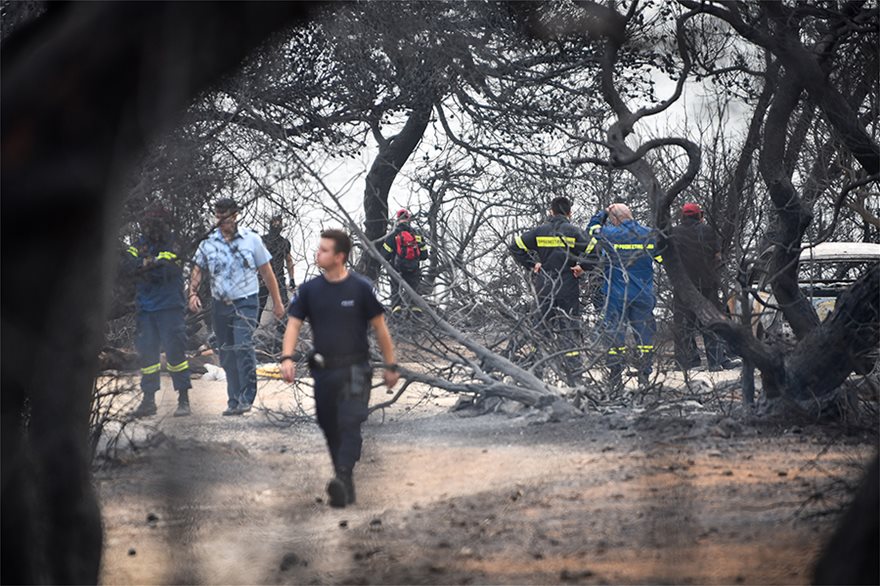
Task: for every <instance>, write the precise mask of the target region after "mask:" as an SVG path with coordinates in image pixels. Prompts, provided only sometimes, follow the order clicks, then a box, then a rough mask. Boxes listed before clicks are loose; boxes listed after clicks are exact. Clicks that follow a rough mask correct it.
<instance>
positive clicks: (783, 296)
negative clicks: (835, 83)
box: [760, 74, 819, 339]
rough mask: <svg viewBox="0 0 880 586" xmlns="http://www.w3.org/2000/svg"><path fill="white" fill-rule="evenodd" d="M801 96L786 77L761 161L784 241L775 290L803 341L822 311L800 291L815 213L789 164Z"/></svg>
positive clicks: (776, 257) (777, 246) (775, 266)
mask: <svg viewBox="0 0 880 586" xmlns="http://www.w3.org/2000/svg"><path fill="white" fill-rule="evenodd" d="M801 93H802V89H801V86H800V84H799V83H798V82H797V80H796V78H795V76H793V75H791V74H785V75H784V76H783V77H782V79H781V80H780V83H779V91H778V92H777V93H776V95H775V96H774V99H773V104H772V105H771V106H770V112H769V113H768V114H767V121H766V123H765V125H764V144H763V147H762V149H761V157H760V169H761V176H762V177H763V179H764V183H765V184H766V185H767V190H768V191H769V192H770V199H771V200H772V201H773V207H774V209H775V210H776V215H777V219H778V227H779V230H778V232H777V234H776V236H777V238H778V241H777V242H775V243H774V247H773V259H772V262H771V276H772V277H771V278H772V281H771V287H772V288H773V294H774V295H775V296H776V300H777V302H778V304H779V306H780V308H781V309H782V312H783V314H784V315H785V318H786V320H788V323H789V324H791V329H792V331H794V334H795V336H797V338H798V339H802V338H803V337H804V336H806V335H807V334H809V333H810V332H811V331H812V330H813V329H814V328H815V327H816V326H817V325H819V317H818V316H817V315H816V311H815V310H814V309H813V306H812V305H811V304H810V302H809V301H808V300H807V299H806V298H805V297H804V295H803V293H801V290H800V288H799V287H798V259H799V258H800V253H801V240H802V239H803V235H804V233H805V232H806V230H807V226H809V225H810V222H811V221H812V219H813V215H812V212H811V211H810V210H809V209H807V208H806V207H805V206H804V205H803V202H802V201H801V198H800V196H799V195H798V193H797V190H796V189H795V188H794V185H792V182H791V177H790V175H789V173H788V172H787V170H786V168H785V162H784V153H785V152H786V137H787V136H788V126H789V122H790V120H791V117H792V113H793V112H794V109H795V107H796V106H797V104H798V102H799V100H800V96H801Z"/></svg>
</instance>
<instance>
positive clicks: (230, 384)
mask: <svg viewBox="0 0 880 586" xmlns="http://www.w3.org/2000/svg"><path fill="white" fill-rule="evenodd" d="M238 211H239V207H238V204H237V203H236V202H235V200H233V199H231V198H223V199H220V200H218V201H217V202H216V203H215V204H214V216H215V217H216V219H217V228H216V229H214V230H213V231H212V232H211V233H210V234H209V235H208V237H207V238H205V239H204V240H203V241H202V242H201V244H199V248H198V250H197V251H196V254H195V258H194V259H193V260H194V262H195V264H194V265H193V268H192V275H191V277H190V285H189V308H190V311H192V312H193V313H196V312H199V311H201V309H202V302H201V300H200V299H199V295H198V290H199V284H200V283H201V281H202V271H206V272H207V273H209V274H210V276H211V296H212V297H213V298H214V301H213V323H214V335H215V336H216V338H217V346H218V348H219V349H220V364H221V365H222V366H223V370H224V371H225V372H226V394H227V403H226V410H225V411H223V415H241V414H243V413H246V412H248V411H250V409H251V405H253V402H254V400H255V399H256V396H257V372H256V355H255V353H254V341H253V334H254V330H255V329H256V327H257V318H258V316H257V310H258V301H257V292H258V291H259V288H260V286H259V283H258V280H257V273H258V272H259V274H260V276H261V277H262V278H263V282H265V283H266V286H267V287H268V288H269V294H270V295H271V296H272V304H273V306H274V314H275V317H277V318H278V319H281V318H282V317H284V306H283V305H282V303H281V295H280V294H279V292H278V282H277V281H276V280H275V275H274V273H273V272H272V267H271V266H270V264H269V260H270V259H271V258H272V257H271V255H270V254H269V251H268V250H266V247H265V246H264V245H263V241H262V240H261V239H260V237H259V235H257V234H256V233H255V232H253V231H251V230H248V229H247V228H241V227H239V226H238Z"/></svg>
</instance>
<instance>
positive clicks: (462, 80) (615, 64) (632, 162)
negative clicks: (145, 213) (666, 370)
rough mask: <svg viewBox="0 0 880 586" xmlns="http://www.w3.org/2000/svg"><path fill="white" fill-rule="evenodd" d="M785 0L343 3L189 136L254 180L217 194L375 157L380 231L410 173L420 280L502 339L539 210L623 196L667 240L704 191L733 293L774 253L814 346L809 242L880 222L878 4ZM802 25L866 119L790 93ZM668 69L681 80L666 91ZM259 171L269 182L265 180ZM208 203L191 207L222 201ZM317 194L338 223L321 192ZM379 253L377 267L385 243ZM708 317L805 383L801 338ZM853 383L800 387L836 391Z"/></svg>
mask: <svg viewBox="0 0 880 586" xmlns="http://www.w3.org/2000/svg"><path fill="white" fill-rule="evenodd" d="M781 6H782V10H783V12H782V13H781V14H776V13H777V12H778V10H777V9H776V8H773V7H764V6H763V5H755V6H752V5H751V4H748V3H747V4H743V5H739V4H736V3H733V4H727V3H721V4H719V5H714V4H711V3H709V4H706V5H705V6H704V5H702V4H701V5H699V6H698V5H697V4H689V3H688V2H684V1H683V2H681V3H679V4H677V5H676V4H669V3H651V2H641V3H625V4H621V5H620V11H619V12H618V11H615V10H612V9H610V8H608V7H607V6H604V5H599V4H594V3H585V4H570V5H569V4H567V3H557V4H555V5H553V6H552V7H546V6H535V5H519V6H516V7H514V9H512V10H511V9H510V8H509V7H506V6H501V5H495V4H460V3H449V4H446V3H443V4H435V5H425V4H421V3H407V2H401V3H375V4H371V3H363V4H354V5H351V6H346V7H345V9H343V10H341V11H340V12H339V14H337V16H336V17H335V18H333V19H322V20H319V21H316V22H314V23H312V24H310V25H309V27H307V28H304V29H301V30H298V31H297V32H295V33H293V34H290V35H287V36H284V37H279V38H276V39H274V40H273V41H272V42H271V43H268V44H267V45H266V46H264V47H263V49H262V50H261V51H259V52H258V53H257V54H256V55H255V56H253V57H252V58H251V59H250V60H249V61H248V62H247V63H246V64H245V66H244V68H243V71H242V73H241V74H240V75H238V76H235V77H230V78H228V79H227V80H225V81H224V83H223V84H222V85H221V87H220V88H219V89H218V91H216V92H214V93H212V94H211V95H208V96H205V97H204V98H203V99H201V100H199V102H198V103H197V105H196V106H194V107H193V108H192V109H191V111H190V113H189V116H190V118H189V119H188V124H189V129H190V130H189V131H188V132H190V135H191V136H193V137H194V139H195V140H202V141H203V143H204V145H205V146H204V147H203V148H204V149H208V150H211V151H212V152H211V153H209V154H206V153H202V154H201V155H193V156H196V157H202V158H203V159H204V161H203V162H205V163H206V164H207V163H210V164H212V165H214V166H215V167H219V168H226V169H227V170H228V171H227V172H230V173H233V174H237V175H236V178H235V179H230V178H228V177H227V178H225V179H224V180H223V181H222V182H218V184H217V185H216V186H215V187H219V186H220V185H221V184H222V185H225V187H226V189H228V190H229V191H230V193H232V192H239V193H240V192H241V191H242V190H244V191H248V192H249V193H250V191H251V190H252V192H253V197H265V198H268V199H270V200H272V198H273V197H275V192H274V191H273V189H272V188H271V183H272V180H271V179H270V177H269V176H271V175H273V174H274V175H278V176H279V178H280V179H279V181H284V179H287V180H289V182H295V178H296V176H297V175H300V176H304V175H306V174H308V173H312V174H315V172H314V171H313V169H314V168H316V166H317V163H316V162H317V161H319V160H321V158H326V157H328V156H334V155H335V156H357V155H358V154H361V153H364V152H375V156H374V159H373V161H372V164H371V166H370V170H369V172H368V174H367V177H366V187H365V193H364V206H363V214H364V215H363V220H364V222H365V223H364V226H365V229H366V234H367V237H368V239H369V240H370V241H372V242H375V241H376V240H377V239H378V238H380V237H381V236H382V235H384V234H385V233H386V231H387V230H388V196H389V192H390V189H391V186H392V183H393V182H395V181H397V185H398V189H405V187H404V185H408V186H409V188H410V189H411V194H410V199H411V201H413V202H415V203H416V204H417V205H416V208H417V210H416V211H417V221H418V223H419V224H421V225H422V228H423V229H426V233H427V236H428V238H429V240H430V241H431V242H432V252H431V257H430V261H429V264H428V267H427V270H426V271H425V277H426V278H425V284H424V285H425V286H424V289H423V291H422V292H423V293H424V294H426V295H429V298H430V299H431V301H432V302H434V303H437V304H438V305H439V306H443V307H447V308H452V307H456V308H468V309H467V311H465V312H464V313H463V315H462V317H461V322H460V326H461V327H462V328H464V329H465V330H468V331H473V332H474V333H475V334H477V333H480V334H485V333H486V330H485V329H484V328H483V323H484V322H492V323H494V324H495V326H496V330H497V337H496V339H495V340H494V341H491V340H488V341H487V343H490V345H493V344H498V343H506V342H507V341H509V340H507V338H508V337H509V334H510V332H511V331H512V330H514V329H516V328H521V327H522V326H523V325H524V324H525V323H527V322H528V320H524V318H523V316H522V314H521V310H524V309H525V308H526V307H527V306H528V303H527V301H528V290H527V287H526V284H525V283H524V282H523V281H522V279H521V278H520V276H519V272H518V271H517V270H516V269H515V267H514V266H513V265H512V263H510V261H509V259H508V258H507V257H506V254H505V252H504V249H505V244H506V242H507V240H509V238H510V236H511V234H512V233H513V232H515V231H516V230H521V229H523V228H525V227H526V226H530V225H533V224H534V223H536V222H539V221H540V220H541V218H542V216H543V214H544V208H545V207H546V202H547V200H549V199H550V197H552V196H553V195H568V196H570V197H571V198H572V199H573V200H574V201H575V204H576V220H577V221H580V222H584V221H585V219H586V217H588V216H589V214H590V213H591V212H592V211H594V210H595V209H597V208H599V207H603V206H605V205H607V204H608V203H611V202H612V201H620V200H622V201H625V202H626V203H628V204H630V206H631V207H632V208H633V209H634V211H635V212H636V214H637V216H638V217H640V218H642V219H643V220H645V221H647V223H650V224H653V225H654V226H655V227H657V228H658V229H660V230H661V231H664V232H665V231H666V230H667V228H668V227H669V226H670V224H671V222H672V221H673V218H672V216H673V214H672V212H671V210H674V209H677V206H678V205H679V204H680V203H682V202H683V201H685V200H697V201H699V202H700V203H702V204H703V205H704V207H705V209H706V210H707V215H708V217H709V221H710V223H711V224H712V225H713V227H714V228H715V229H716V230H717V231H718V233H719V236H720V237H721V242H722V247H723V250H724V253H725V258H726V259H727V264H726V273H727V275H728V277H729V278H728V280H727V288H728V290H730V289H732V288H733V285H734V283H735V276H736V270H737V268H738V267H740V266H742V265H744V264H746V261H747V260H748V259H753V258H758V257H762V258H770V259H771V261H770V262H769V263H768V264H767V266H765V267H764V268H763V270H765V272H767V273H768V274H769V275H771V276H772V278H771V279H770V280H769V282H770V285H771V286H772V288H773V292H774V294H775V296H776V299H777V300H778V304H779V307H781V308H782V311H784V312H785V313H786V316H787V318H788V319H789V320H790V322H791V323H792V325H793V326H794V328H795V332H796V333H797V334H798V336H799V338H803V337H805V334H806V333H807V332H810V331H812V330H813V329H815V328H816V327H817V326H818V319H817V318H816V316H815V312H814V311H813V309H812V307H811V306H810V305H809V303H807V302H806V301H805V300H804V299H803V296H802V295H801V294H800V291H799V289H798V288H797V286H796V280H795V279H796V271H797V266H796V264H797V263H796V262H795V261H796V259H797V255H798V253H799V251H800V249H801V246H802V245H808V244H812V243H816V242H819V241H821V240H825V239H865V238H870V237H871V234H872V232H871V227H873V226H876V224H877V218H876V214H875V213H874V209H872V208H874V207H875V206H876V199H877V194H876V183H872V182H871V181H870V180H869V179H870V177H871V175H869V174H868V173H867V172H866V171H865V170H864V169H863V167H862V165H861V164H860V161H861V160H865V161H868V162H869V163H870V158H871V157H870V153H871V148H873V147H872V146H871V144H872V143H871V141H872V139H871V138H870V137H871V136H873V135H874V134H875V133H876V119H877V116H876V113H877V91H876V67H875V65H876V55H875V53H876V51H872V48H875V47H876V35H874V34H872V33H871V32H870V30H871V29H870V27H871V26H872V21H871V19H872V18H874V19H876V15H874V13H872V12H871V10H870V9H864V10H856V8H855V7H854V6H853V5H849V4H846V5H841V6H842V8H840V10H837V5H835V4H827V5H823V8H822V9H803V13H799V12H797V10H795V9H791V10H795V11H794V12H792V13H790V14H788V13H786V11H788V10H789V8H788V7H787V5H785V4H783V5H781ZM551 8H552V9H551ZM798 10H801V9H798ZM768 11H769V12H768ZM847 11H850V12H852V14H850V13H848V12H847ZM853 11H855V12H853ZM560 15H562V18H560ZM789 29H791V30H789ZM524 31H525V32H527V33H528V35H526V36H523V34H522V33H523V32H524ZM792 31H793V32H792ZM835 31H836V32H835ZM786 35H788V36H791V35H794V37H796V40H797V42H798V43H801V45H802V47H803V48H804V50H807V52H808V53H810V54H814V55H816V57H815V60H816V61H817V62H818V63H819V64H820V69H821V68H824V71H827V75H826V77H827V78H828V81H829V83H826V84H824V85H822V86H821V87H822V88H823V91H825V90H824V88H825V86H828V87H830V88H832V89H833V88H835V87H841V88H851V89H852V91H851V92H849V93H848V94H847V99H848V100H849V102H850V105H849V108H850V109H851V110H852V111H853V112H854V114H853V116H849V115H845V116H840V115H837V114H835V116H832V117H829V116H828V115H826V114H825V113H824V110H823V109H822V108H823V107H822V105H821V101H820V100H818V99H814V98H812V97H811V94H810V92H809V91H808V89H804V90H802V91H796V90H794V89H790V88H792V87H795V86H796V85H797V84H795V86H793V85H792V83H789V81H790V78H793V76H796V75H803V72H800V73H798V71H799V70H795V69H794V68H793V67H792V66H787V65H786V63H785V58H787V57H785V55H787V53H785V51H789V52H790V51H791V50H794V49H790V48H789V49H785V50H784V51H783V50H781V49H779V48H778V47H780V46H784V47H789V46H790V45H791V42H790V40H786V39H787V38H788V37H786ZM829 35H830V36H829ZM804 43H807V45H804ZM808 45H809V47H808ZM774 51H775V52H774ZM801 57H803V56H801ZM799 61H803V59H802V58H799ZM661 79H666V80H668V81H667V84H666V87H668V88H670V89H664V90H663V91H659V90H658V89H657V86H656V84H657V82H658V80H661ZM797 79H800V78H797ZM795 81H797V80H795ZM801 86H803V87H804V88H808V86H809V87H814V86H815V84H813V85H810V84H806V83H801ZM783 90H785V92H795V93H797V98H796V99H793V98H790V97H789V98H786V97H785V95H786V94H785V92H784V91H783ZM814 91H815V88H814ZM699 92H702V95H700V93H699ZM838 93H839V91H838ZM685 95H688V96H694V95H697V96H698V97H699V99H701V100H702V102H703V108H702V109H703V111H704V112H706V111H709V112H710V113H711V114H712V116H709V117H708V119H707V120H708V121H706V122H705V123H701V121H699V120H695V121H690V120H687V121H686V122H685V121H683V120H684V117H683V116H682V115H681V114H675V115H670V112H672V111H673V110H674V109H676V108H680V107H681V103H682V102H683V101H684V97H683V96H685ZM690 99H693V98H690ZM786 99H788V100H789V102H792V103H791V104H790V108H789V110H788V113H787V114H785V113H784V112H782V111H781V110H780V108H782V107H783V105H784V104H785V103H786V102H785V100H786ZM826 99H827V98H826ZM786 107H787V106H786ZM678 111H679V112H680V111H681V110H680V109H679V110H678ZM713 117H714V118H713ZM853 120H855V122H853ZM660 121H662V122H660ZM859 125H861V126H859ZM729 127H734V128H737V129H738V130H737V131H731V130H730V128H729ZM860 129H861V130H860ZM844 131H845V132H846V133H849V134H850V135H852V137H853V138H851V139H850V140H849V141H847V140H846V137H845V135H844ZM866 136H867V139H866V138H865V137H866ZM196 137H203V138H201V139H198V138H196ZM206 139H207V140H206ZM866 140H867V142H865V141H866ZM780 141H782V144H780ZM860 141H861V142H860ZM862 143H865V144H866V145H867V146H865V144H862ZM374 145H375V146H374ZM848 145H849V146H848ZM853 145H855V146H853ZM850 147H852V148H850ZM370 149H372V150H370ZM853 149H854V150H853ZM169 152H173V151H169ZM856 154H859V156H856ZM573 160H574V161H576V162H581V163H590V164H580V165H574V166H572V165H570V164H569V163H570V162H571V161H573ZM222 161H225V163H221V162H222ZM224 164H225V167H224ZM255 168H257V169H261V171H260V172H261V173H263V174H264V175H265V176H264V177H254V174H255V171H254V169H255ZM304 168H306V169H311V170H309V171H308V172H304V170H303V169H304ZM318 173H320V171H319V172H318ZM282 175H283V176H284V177H281V176H282ZM404 179H405V180H407V181H406V182H404V181H403V180H404ZM170 182H171V183H175V182H176V179H174V178H171V181H170ZM780 186H781V187H780ZM211 187H212V186H210V185H205V186H198V190H201V189H210V188H211ZM780 190H781V191H780ZM181 191H183V192H185V191H186V190H185V189H183V190H181ZM200 198H201V199H200ZM204 198H205V194H204V193H201V194H193V197H190V196H189V195H186V196H184V197H183V198H182V199H183V200H185V201H189V202H193V201H197V202H199V204H198V205H199V212H200V213H203V211H204V207H203V205H204ZM310 202H311V203H312V204H317V205H326V206H327V212H328V213H330V214H333V217H340V216H339V215H338V210H333V209H332V208H333V207H334V206H333V205H332V204H328V202H327V201H326V198H324V199H323V201H322V195H321V193H320V192H318V193H317V194H313V196H312V198H311V199H310ZM276 203H277V204H278V205H279V206H281V207H282V208H283V207H284V206H285V205H286V203H285V202H284V201H278V202H276ZM814 217H815V221H814V220H813V218H814ZM874 234H876V232H874ZM765 250H766V251H769V254H765V255H763V256H762V254H761V253H762V252H764V251H765ZM360 263H361V264H360V268H361V269H363V270H366V271H367V272H368V273H369V274H371V275H372V276H374V277H375V276H376V275H377V270H376V268H377V265H376V264H375V262H373V261H371V260H370V257H369V255H362V256H361V260H360ZM676 267H677V262H676V259H675V257H672V259H671V262H668V263H667V269H668V271H664V272H662V273H660V276H659V278H660V279H661V281H662V283H663V284H664V285H665V282H666V279H667V274H668V276H669V277H670V278H671V280H672V286H674V287H675V288H676V290H678V291H681V292H684V291H686V290H688V287H687V284H686V283H682V282H680V280H679V279H678V278H677V277H676ZM666 291H668V287H661V296H662V295H665V294H666V293H665V292H666ZM691 293H692V291H691ZM477 307H479V308H480V310H479V311H478V312H477V313H479V314H481V315H482V316H483V317H482V318H481V319H475V316H476V314H475V313H474V311H475V308H477ZM512 307H516V308H518V309H517V311H515V312H513V313H511V312H510V308H512ZM704 310H705V311H708V310H706V309H705V308H704ZM701 315H702V317H703V318H704V319H705V320H707V321H708V322H709V323H715V324H716V325H715V327H717V328H718V329H719V330H724V331H726V332H727V336H728V338H730V339H731V344H732V345H733V346H734V347H735V348H737V351H738V352H740V353H742V354H744V355H746V356H747V357H750V359H751V360H753V361H755V362H756V363H758V364H761V365H763V367H764V371H765V372H764V374H765V379H766V380H765V383H766V384H765V388H766V389H767V391H768V393H770V394H771V395H773V394H779V393H780V392H781V391H780V390H779V389H782V388H784V387H787V386H789V385H788V383H785V382H783V381H785V380H800V379H799V378H798V377H796V376H794V374H793V373H786V370H785V369H786V368H787V367H786V366H785V364H786V361H787V360H788V359H787V356H788V355H789V354H790V352H789V350H788V349H783V348H777V347H769V346H767V345H766V344H764V343H763V342H762V341H759V340H755V339H753V337H750V336H748V335H747V332H746V331H745V330H742V329H741V328H740V329H738V328H735V327H734V324H732V322H730V321H729V320H727V319H726V318H725V317H724V316H721V315H719V314H717V313H711V315H710V313H705V312H704V313H702V314H701ZM465 316H467V317H466V318H465ZM504 316H507V317H504ZM829 323H830V322H829ZM868 323H870V320H868ZM731 328H732V329H731ZM847 354H848V355H850V356H851V358H852V360H849V361H842V364H845V365H849V366H851V365H852V364H855V363H858V362H859V360H860V359H859V358H857V355H859V354H860V351H857V350H855V349H849V350H847ZM850 363H852V364H850ZM845 369H846V366H844V367H842V370H845ZM773 373H775V374H773ZM841 376H844V375H842V374H840V373H838V374H837V375H836V377H831V378H827V377H826V378H827V380H826V381H825V382H817V383H816V384H815V385H812V386H811V388H809V389H807V388H801V389H800V390H799V391H798V392H797V393H796V395H797V396H799V397H806V396H810V395H812V394H813V393H814V392H819V394H822V393H824V392H825V391H828V390H830V389H831V388H833V387H835V386H836V383H835V382H834V381H838V382H839V380H840V377H841ZM798 384H800V383H798ZM812 387H815V388H812ZM819 389H821V391H819Z"/></svg>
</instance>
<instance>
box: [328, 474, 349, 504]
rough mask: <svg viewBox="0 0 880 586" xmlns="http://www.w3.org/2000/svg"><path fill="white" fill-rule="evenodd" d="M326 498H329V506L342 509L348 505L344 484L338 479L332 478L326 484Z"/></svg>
mask: <svg viewBox="0 0 880 586" xmlns="http://www.w3.org/2000/svg"><path fill="white" fill-rule="evenodd" d="M327 496H329V497H330V506H331V507H335V508H337V509H342V508H344V507H345V505H346V504H347V503H348V492H347V491H346V490H345V483H343V482H342V480H340V479H339V478H333V479H332V480H331V481H330V482H328V483H327Z"/></svg>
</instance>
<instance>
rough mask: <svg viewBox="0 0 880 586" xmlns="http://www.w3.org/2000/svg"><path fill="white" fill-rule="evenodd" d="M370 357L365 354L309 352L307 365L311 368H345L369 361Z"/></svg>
mask: <svg viewBox="0 0 880 586" xmlns="http://www.w3.org/2000/svg"><path fill="white" fill-rule="evenodd" d="M369 361H370V357H369V355H367V354H362V353H358V354H334V355H333V356H325V355H323V354H321V353H319V352H311V353H310V354H309V367H311V368H319V369H320V368H345V367H348V366H353V365H355V364H362V363H364V362H369Z"/></svg>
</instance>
